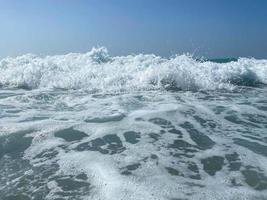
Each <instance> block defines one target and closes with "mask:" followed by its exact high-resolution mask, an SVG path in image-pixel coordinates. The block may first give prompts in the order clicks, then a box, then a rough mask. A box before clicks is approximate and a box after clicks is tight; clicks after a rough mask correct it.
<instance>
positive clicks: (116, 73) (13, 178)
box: [0, 48, 267, 200]
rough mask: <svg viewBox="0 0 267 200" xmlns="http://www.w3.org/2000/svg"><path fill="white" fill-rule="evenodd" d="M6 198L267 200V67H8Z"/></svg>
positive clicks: (157, 60)
mask: <svg viewBox="0 0 267 200" xmlns="http://www.w3.org/2000/svg"><path fill="white" fill-rule="evenodd" d="M0 199H1V200H32V199H33V200H42V199H47V200H70V199H71V200H72V199H73V200H83V199H88V200H182V199H183V200H184V199H190V200H191V199H193V200H200V199H201V200H202V199H203V200H228V199H229V200H266V199H267V60H257V59H254V58H239V59H217V60H196V59H194V58H192V57H191V56H188V55H180V56H173V57H171V58H169V59H167V58H162V57H159V56H155V55H152V54H151V55H143V54H139V55H128V56H118V57H111V56H109V54H108V51H107V50H106V49H105V48H98V49H92V50H91V51H90V52H88V53H85V54H74V53H71V54H67V55H61V56H47V57H39V56H36V55H32V54H27V55H24V56H20V57H14V58H11V57H9V58H4V59H2V60H0Z"/></svg>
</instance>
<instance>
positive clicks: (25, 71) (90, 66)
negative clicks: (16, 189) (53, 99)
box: [0, 47, 267, 92]
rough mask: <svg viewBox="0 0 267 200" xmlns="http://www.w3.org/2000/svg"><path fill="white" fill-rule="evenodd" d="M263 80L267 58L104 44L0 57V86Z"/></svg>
mask: <svg viewBox="0 0 267 200" xmlns="http://www.w3.org/2000/svg"><path fill="white" fill-rule="evenodd" d="M258 84H267V60H256V59H254V58H240V59H238V61H236V62H234V61H233V62H229V63H215V62H210V61H205V62H200V61H197V60H195V59H194V58H192V57H191V56H188V55H177V56H174V57H171V58H169V59H166V58H162V57H159V56H156V55H153V54H149V55H144V54H139V55H128V56H118V57H111V56H110V55H109V54H108V51H107V49H106V48H104V47H101V48H93V49H92V50H91V51H90V52H88V53H84V54H80V53H70V54H67V55H60V56H47V57H39V56H36V55H32V54H27V55H23V56H19V57H15V58H10V57H8V58H4V59H2V60H0V86H2V87H7V88H24V89H56V88H60V89H83V90H88V91H95V92H114V91H139V90H157V89H167V90H168V89H171V90H216V89H227V90H232V89H234V88H235V87H236V86H256V85H258Z"/></svg>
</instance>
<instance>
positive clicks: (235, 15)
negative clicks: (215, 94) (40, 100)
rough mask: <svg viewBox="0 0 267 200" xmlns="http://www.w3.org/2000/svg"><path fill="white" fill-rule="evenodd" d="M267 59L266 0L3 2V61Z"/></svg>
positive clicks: (0, 35) (0, 45)
mask: <svg viewBox="0 0 267 200" xmlns="http://www.w3.org/2000/svg"><path fill="white" fill-rule="evenodd" d="M92 46H105V47H107V48H108V49H109V51H110V54H111V55H127V54H130V53H155V54H158V55H162V56H170V55H172V54H176V53H178V54H180V53H184V52H189V53H194V54H195V55H198V56H205V57H210V58H214V57H240V56H253V57H256V58H267V1H266V0H0V57H5V56H14V55H20V54H24V53H35V54H41V55H53V54H63V53H68V52H85V51H88V50H90V49H91V47H92Z"/></svg>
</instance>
